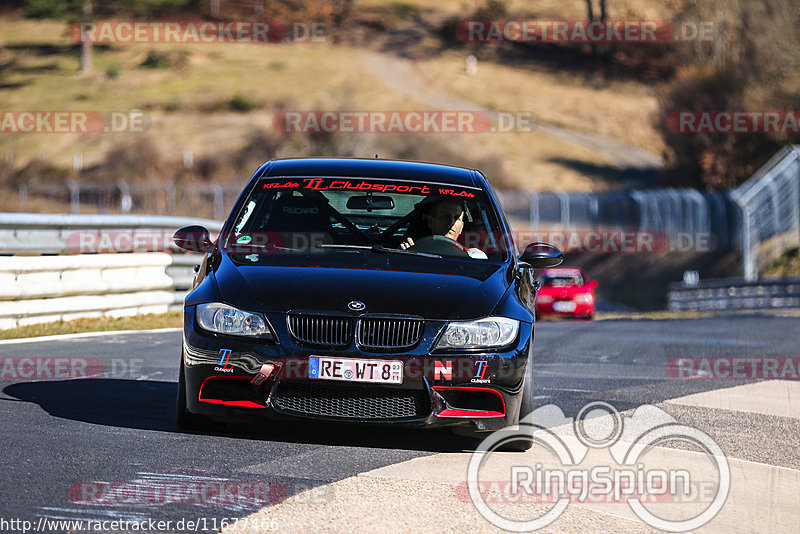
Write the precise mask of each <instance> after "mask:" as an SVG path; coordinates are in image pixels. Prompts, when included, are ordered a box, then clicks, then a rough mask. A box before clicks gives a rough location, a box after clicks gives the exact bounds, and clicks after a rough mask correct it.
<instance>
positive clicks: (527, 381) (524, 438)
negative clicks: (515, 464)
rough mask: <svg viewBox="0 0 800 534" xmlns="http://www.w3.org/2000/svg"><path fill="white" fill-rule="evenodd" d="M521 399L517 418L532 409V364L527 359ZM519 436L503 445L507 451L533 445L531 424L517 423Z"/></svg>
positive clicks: (524, 415) (518, 450)
mask: <svg viewBox="0 0 800 534" xmlns="http://www.w3.org/2000/svg"><path fill="white" fill-rule="evenodd" d="M522 381H523V382H522V400H521V401H520V404H519V419H518V421H519V420H521V419H523V418H525V417H526V416H527V415H529V414H531V413H532V412H533V410H534V404H533V365H532V363H531V362H530V361H528V364H527V366H526V367H525V377H524V378H523V379H522ZM518 434H519V437H518V438H516V439H514V440H513V441H509V442H508V443H507V444H505V445H504V446H503V448H504V449H506V450H509V451H517V452H525V451H527V450H528V449H530V448H531V447H533V426H532V425H519V431H518Z"/></svg>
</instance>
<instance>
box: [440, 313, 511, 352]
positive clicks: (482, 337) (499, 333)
mask: <svg viewBox="0 0 800 534" xmlns="http://www.w3.org/2000/svg"><path fill="white" fill-rule="evenodd" d="M518 332H519V321H517V320H516V319H509V318H508V317H486V318H485V319H478V320H477V321H468V322H458V323H450V324H448V325H447V328H445V330H444V333H443V334H442V337H440V338H439V342H438V343H436V348H437V349H484V348H492V347H504V346H506V345H509V344H511V343H512V342H513V341H514V340H515V339H517V333H518Z"/></svg>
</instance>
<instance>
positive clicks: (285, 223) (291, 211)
mask: <svg viewBox="0 0 800 534" xmlns="http://www.w3.org/2000/svg"><path fill="white" fill-rule="evenodd" d="M261 230H262V231H263V232H266V233H268V234H280V236H281V238H282V241H283V245H282V246H284V247H288V248H301V249H303V248H306V247H310V246H311V245H313V244H314V243H330V242H332V237H331V236H332V234H333V225H332V224H331V216H330V207H329V205H328V199H326V198H325V197H323V196H322V195H320V196H318V197H312V196H289V195H285V196H281V197H278V198H277V199H275V201H274V202H273V204H272V209H271V210H270V215H269V218H268V219H267V221H266V222H265V223H264V224H263V225H262V227H261ZM276 237H277V236H276Z"/></svg>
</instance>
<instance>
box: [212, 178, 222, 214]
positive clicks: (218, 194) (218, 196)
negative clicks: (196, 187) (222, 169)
mask: <svg viewBox="0 0 800 534" xmlns="http://www.w3.org/2000/svg"><path fill="white" fill-rule="evenodd" d="M211 185H212V187H213V188H214V218H215V219H224V218H225V205H224V204H223V202H222V200H223V199H222V195H223V191H222V186H221V185H219V183H217V182H214V183H213V184H211Z"/></svg>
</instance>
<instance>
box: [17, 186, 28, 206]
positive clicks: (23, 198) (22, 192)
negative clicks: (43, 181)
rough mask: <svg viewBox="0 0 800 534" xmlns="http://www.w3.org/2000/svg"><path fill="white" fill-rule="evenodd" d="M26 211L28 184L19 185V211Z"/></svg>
mask: <svg viewBox="0 0 800 534" xmlns="http://www.w3.org/2000/svg"><path fill="white" fill-rule="evenodd" d="M26 209H28V184H26V183H24V182H23V183H21V184H19V211H21V212H24V211H25V210H26Z"/></svg>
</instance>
